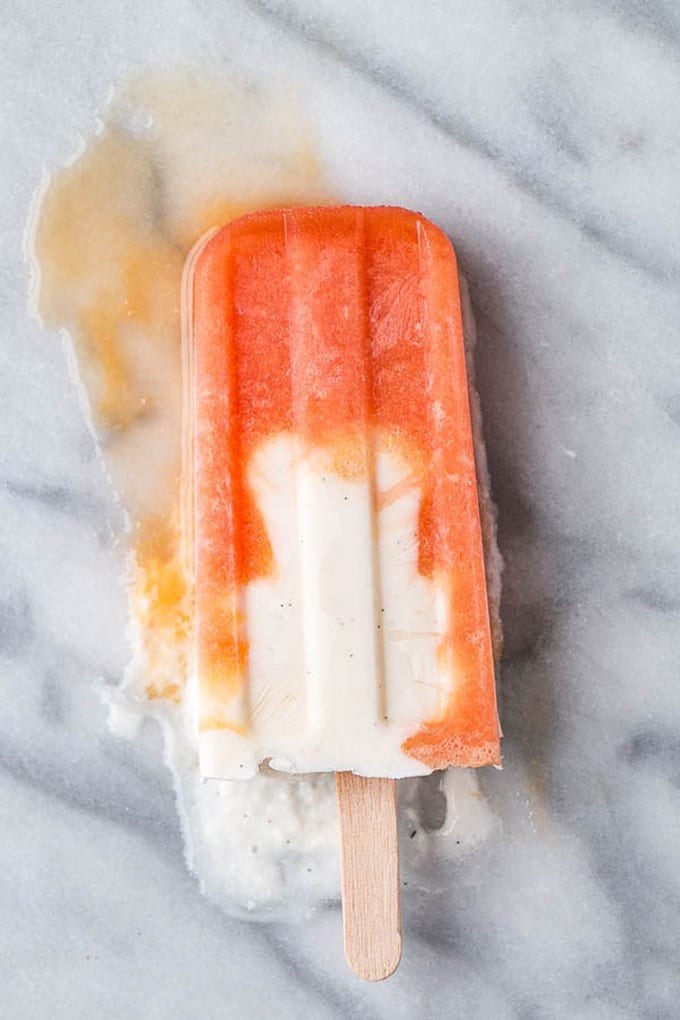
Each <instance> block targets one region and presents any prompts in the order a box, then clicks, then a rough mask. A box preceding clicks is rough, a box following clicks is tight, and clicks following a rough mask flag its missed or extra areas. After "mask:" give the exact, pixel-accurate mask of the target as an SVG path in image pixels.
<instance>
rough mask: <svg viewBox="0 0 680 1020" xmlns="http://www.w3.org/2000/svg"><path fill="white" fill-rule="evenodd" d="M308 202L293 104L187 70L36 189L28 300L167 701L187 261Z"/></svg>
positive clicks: (124, 110) (178, 607) (321, 196)
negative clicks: (116, 498) (243, 225)
mask: <svg viewBox="0 0 680 1020" xmlns="http://www.w3.org/2000/svg"><path fill="white" fill-rule="evenodd" d="M140 125H141V126H140ZM194 168H200V172H194ZM310 200H311V201H314V202H316V203H321V204H323V203H325V202H327V201H328V200H329V198H328V192H327V189H326V187H325V185H324V181H323V173H322V170H321V166H320V163H319V160H318V158H317V156H316V151H315V146H314V143H313V140H312V139H311V138H310V136H309V132H308V131H307V129H306V128H305V126H304V124H303V122H302V118H301V115H300V111H299V110H298V109H296V108H295V106H294V104H293V103H292V102H291V100H290V98H289V97H285V96H284V97H282V96H281V95H275V94H271V95H265V94H261V93H260V94H254V93H253V91H252V90H250V89H248V90H246V89H243V88H240V87H239V86H235V85H233V84H232V83H229V82H226V81H224V80H221V79H219V78H210V77H207V76H202V75H196V74H192V73H191V72H181V73H178V74H173V75H164V76H152V77H147V78H138V79H134V80H132V81H131V82H129V83H128V84H127V85H126V86H125V87H124V88H123V89H122V90H121V91H119V93H118V94H117V96H115V97H114V100H113V101H112V103H111V104H110V105H109V107H108V108H107V110H106V111H105V114H104V118H103V122H102V124H101V130H100V133H99V134H98V135H96V136H95V137H94V138H93V139H92V140H91V141H90V142H89V144H88V145H87V146H86V147H85V149H84V151H83V152H82V154H81V155H80V156H79V157H78V158H77V160H76V161H75V162H73V163H72V164H71V165H69V166H67V167H64V168H62V169H60V170H59V171H58V172H57V173H55V174H54V175H53V177H52V178H51V180H50V182H49V184H48V186H47V188H46V189H45V190H44V192H43V194H42V196H41V200H40V205H39V208H38V211H37V216H36V220H35V232H34V237H33V248H34V256H35V263H36V268H37V281H36V288H35V295H34V297H35V299H36V304H37V308H38V311H39V313H40V315H41V318H42V320H43V321H44V323H45V324H46V325H47V326H50V327H53V328H58V329H65V330H66V331H67V332H68V333H69V335H70V337H71V340H72V343H73V348H74V351H75V354H76V357H77V361H78V365H79V371H80V376H81V380H82V382H83V385H84V387H85V390H86V393H87V397H88V401H89V404H90V407H91V410H92V416H93V419H94V424H95V427H96V429H97V433H98V438H99V440H100V444H101V447H102V453H103V456H104V460H105V462H106V465H107V469H108V471H109V473H110V475H111V478H112V481H113V484H114V486H115V487H116V489H117V491H118V492H119V493H120V495H121V498H122V500H123V503H124V505H125V507H126V510H127V512H128V514H129V518H130V522H131V545H132V551H133V555H134V569H133V570H132V572H131V582H130V598H131V603H132V608H133V612H134V617H135V620H136V623H137V626H138V631H139V636H140V642H141V649H142V658H143V664H144V670H143V675H144V687H145V693H146V695H147V697H149V698H150V699H159V698H160V699H166V700H168V701H170V702H178V701H180V700H181V698H182V693H183V687H184V682H185V677H186V674H187V648H188V637H189V631H190V620H191V606H190V604H189V586H188V584H187V577H186V573H185V569H184V565H183V560H182V556H181V553H180V546H181V535H180V513H179V507H180V474H181V414H182V403H181V392H182V387H181V330H180V290H181V278H182V269H183V266H184V262H185V259H186V256H187V254H188V252H189V250H190V248H191V246H192V245H193V243H194V242H195V240H196V238H197V237H200V236H201V234H202V233H204V232H205V231H206V230H208V229H209V228H211V227H213V226H223V225H224V224H225V223H227V222H229V221H230V220H232V219H234V218H236V217H237V216H240V215H241V214H243V213H246V212H249V211H252V210H255V209H262V208H273V207H276V206H280V205H288V206H290V205H304V204H308V203H309V201H310ZM221 640H222V641H223V642H224V643H225V646H226V644H228V641H227V640H226V639H225V638H224V635H223V636H222V638H221ZM241 654H243V655H245V650H244V649H241ZM235 665H238V664H235Z"/></svg>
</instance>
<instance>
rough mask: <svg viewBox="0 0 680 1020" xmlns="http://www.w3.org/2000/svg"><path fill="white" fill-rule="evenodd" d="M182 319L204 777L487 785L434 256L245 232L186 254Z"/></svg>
mask: <svg viewBox="0 0 680 1020" xmlns="http://www.w3.org/2000/svg"><path fill="white" fill-rule="evenodd" d="M184 320H185V359H186V372H185V380H186V394H185V407H186V414H185V472H184V474H185V524H184V532H185V536H186V546H187V553H188V559H189V568H188V569H189V573H190V576H191V578H192V583H193V591H194V660H193V678H192V681H193V682H192V684H191V690H192V694H193V698H194V708H195V714H196V720H197V727H198V733H199V754H200V767H201V770H202V772H203V773H204V774H205V775H206V776H210V777H216V778H221V779H239V778H248V777H251V776H252V775H254V773H255V772H256V771H257V769H258V767H259V766H260V764H261V763H262V762H268V763H269V765H270V767H272V768H274V769H280V770H282V771H287V772H293V773H303V772H313V771H335V772H338V773H354V774H355V775H356V776H362V777H381V778H382V779H383V780H384V779H387V778H397V777H403V776H415V775H422V774H426V773H428V772H430V771H432V770H433V769H439V768H444V767H446V766H450V765H456V766H480V765H486V764H498V763H499V760H500V751H499V730H498V719H497V711H496V697H495V685H494V663H493V651H492V643H491V635H490V627H489V611H488V605H487V592H486V584H485V576H484V557H483V550H482V538H481V528H480V515H479V506H478V493H477V483H476V476H475V458H474V447H473V436H472V430H471V424H470V408H469V396H468V386H467V380H466V368H465V351H464V343H463V330H462V322H461V309H460V297H459V286H458V276H457V268H456V259H455V255H454V251H453V248H452V246H451V244H450V242H449V241H448V239H447V237H446V236H445V234H443V233H442V232H441V231H440V230H439V229H438V228H437V227H435V226H434V225H433V224H432V223H430V222H429V221H428V220H426V219H425V218H424V217H423V216H421V215H419V214H417V213H413V212H409V211H407V210H404V209H398V208H363V207H340V208H307V209H285V210H275V211H265V212H261V213H255V214H252V215H248V216H244V217H242V218H240V219H238V220H235V221H233V222H232V223H230V224H228V225H227V226H225V227H224V228H222V229H221V230H218V231H214V232H212V233H211V234H210V235H209V236H207V237H206V238H204V239H202V241H201V242H200V243H199V244H198V245H197V247H196V248H195V250H194V252H193V254H192V256H191V257H190V259H189V262H188V264H187V270H186V273H185V284H184ZM352 788H353V789H355V788H356V787H352ZM358 788H359V789H362V787H361V785H360V784H359V787H358ZM373 789H377V787H375V788H373ZM384 789H385V795H384V796H385V798H387V800H386V801H385V800H384V803H387V802H388V801H390V798H391V803H392V804H393V799H394V796H393V793H394V791H393V784H392V786H391V787H390V785H387V786H385V788H384ZM388 807H389V804H388Z"/></svg>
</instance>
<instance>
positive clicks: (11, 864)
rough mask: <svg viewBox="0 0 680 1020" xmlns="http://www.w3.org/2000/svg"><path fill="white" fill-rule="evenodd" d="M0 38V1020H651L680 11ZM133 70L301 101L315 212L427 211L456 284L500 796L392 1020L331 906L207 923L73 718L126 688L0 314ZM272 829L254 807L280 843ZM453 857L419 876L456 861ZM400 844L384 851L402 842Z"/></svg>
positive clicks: (438, 913)
mask: <svg viewBox="0 0 680 1020" xmlns="http://www.w3.org/2000/svg"><path fill="white" fill-rule="evenodd" d="M159 25H162V26H163V31H162V32H159ZM3 33H4V37H5V43H6V45H5V46H4V47H3V56H2V66H1V74H2V90H3V95H4V96H5V97H7V100H8V101H7V104H6V106H5V107H4V111H3V112H4V116H5V119H6V131H5V138H6V143H5V145H4V146H3V150H2V155H1V156H0V166H1V168H2V169H1V171H0V172H1V173H2V183H3V186H2V189H0V225H1V226H2V237H3V247H2V273H1V274H0V287H1V288H2V300H3V310H4V315H3V329H2V338H3V339H2V350H1V352H0V357H1V359H2V372H1V373H0V386H1V387H2V397H3V400H2V403H3V430H4V434H3V442H2V448H1V453H2V497H1V498H2V504H3V505H2V513H1V514H0V541H1V543H2V556H3V569H2V580H1V582H0V583H1V587H0V611H1V615H0V638H1V640H2V657H3V674H2V680H3V682H2V684H0V698H1V699H2V704H1V709H2V711H1V712H0V761H1V762H2V770H1V771H0V811H1V813H2V814H1V818H2V823H3V844H2V851H1V852H2V857H3V868H2V872H1V874H2V879H1V880H0V906H1V907H2V912H3V916H4V917H11V919H12V923H11V925H6V926H5V929H4V933H3V934H2V936H0V960H1V961H2V962H1V963H0V968H1V969H2V978H3V982H2V984H3V1002H4V1011H5V1012H6V1013H7V1015H9V1016H31V1017H38V1018H42V1017H45V1018H47V1017H52V1016H54V1015H55V1013H59V1014H60V1015H63V1016H75V1017H78V1016H90V1015H97V1016H101V1017H111V1018H114V1017H119V1016H121V1015H129V1016H136V1015H157V1016H163V1017H177V1018H183V1017H186V1016H191V1015H195V1013H196V1012H197V1010H198V1007H199V1006H200V1009H201V1011H202V1013H203V1015H206V1016H212V1015H219V1016H224V1015H226V1016H233V1017H235V1018H238V1017H242V1016H248V1015H255V1014H257V1013H258V1012H259V1013H262V1014H264V1013H266V1011H267V1008H268V1004H271V1002H272V1001H275V1002H276V1003H277V1016H279V1017H282V1018H287V1017H291V1018H292V1017H296V1018H299V1017H305V1018H307V1017H309V1018H314V1020H316V1018H326V1017H353V1016H356V1017H364V1016H371V1017H373V1016H374V1017H383V1016H384V1017H412V1016H414V1015H419V1016H423V1017H433V1018H435V1017H440V1016H448V1015H455V1014H458V1013H464V1014H465V1015H467V1016H469V1017H474V1018H479V1020H486V1018H489V1017H494V1018H502V1020H505V1018H513V1017H517V1018H525V1017H551V1018H552V1017H556V1018H573V1017H579V1018H595V1017H616V1018H619V1017H621V1018H637V1017H641V1016H644V1017H661V1018H672V1017H674V1016H676V1015H677V1002H678V995H679V993H680V987H679V986H680V981H679V979H678V970H677V944H678V937H679V932H680V918H679V907H678V904H679V903H680V862H679V859H678V851H677V846H678V842H679V839H680V800H679V793H678V765H677V763H678V732H679V730H680V688H679V687H678V683H677V676H678V669H679V667H680V640H679V638H678V622H679V621H678V616H679V614H680V583H679V581H678V578H680V563H678V559H679V555H678V548H679V546H680V527H679V525H678V522H677V516H678V515H677V507H678V505H679V504H680V439H679V434H678V423H679V421H680V390H679V386H678V382H677V380H678V379H679V378H680V371H679V369H680V364H679V361H680V356H679V350H680V347H679V345H678V340H677V338H678V335H680V300H679V299H678V287H677V284H678V278H679V277H680V248H679V247H678V237H680V222H679V216H680V213H679V212H678V210H680V201H678V199H679V197H680V196H679V195H678V190H679V189H680V176H678V174H677V165H678V160H679V158H680V128H679V127H678V122H677V116H676V108H677V95H678V93H679V92H680V70H679V65H678V61H677V51H678V45H679V40H680V19H679V18H678V13H677V10H676V8H675V7H674V5H672V4H670V3H666V2H663V0H654V2H651V3H647V4H642V3H636V2H634V0H630V2H625V3H606V2H604V0H593V2H592V3H590V4H577V5H549V9H548V6H547V5H545V4H543V3H539V2H537V0H534V2H532V0H529V2H527V3H523V4H509V3H508V4H505V5H498V4H496V3H491V2H490V0H482V2H481V3H480V2H474V3H473V2H471V0H470V2H463V3H460V4H457V5H456V6H455V15H454V14H453V13H452V6H451V5H450V4H448V3H432V4H429V5H426V6H425V5H415V4H410V3H406V2H404V3H401V2H399V0H397V2H396V3H392V4H389V5H388V4H384V5H383V4H371V5H367V4H363V3H362V4H359V3H358V2H356V3H355V2H349V3H344V4H332V3H330V2H328V3H327V2H323V3H317V4H314V5H312V4H311V3H308V4H305V3H258V2H251V3H224V4H221V5H215V4H212V3H207V2H205V3H203V2H198V3H196V2H195V3H191V4H189V3H183V2H179V0H177V2H173V3H172V4H171V5H167V4H165V5H161V4H157V3H154V2H152V3H150V4H146V5H141V4H136V5H132V7H130V5H128V6H126V7H125V8H124V9H121V8H117V7H116V6H115V5H103V4H92V5H89V6H88V10H87V16H85V15H84V14H83V9H82V5H76V4H72V5H48V4H44V3H32V2H26V3H21V4H19V3H16V4H10V5H9V7H8V10H7V12H6V17H5V19H4V21H3ZM149 54H153V57H152V60H153V63H154V65H155V66H156V67H158V68H160V69H163V68H166V67H175V66H177V65H178V64H182V63H184V64H186V63H191V62H192V61H194V62H195V61H199V60H200V61H205V62H207V63H208V64H209V65H210V64H211V65H214V66H220V65H222V64H226V63H228V64H229V69H230V73H232V74H233V73H236V74H238V75H241V74H243V75H244V76H246V77H249V78H251V79H252V80H255V81H258V82H259V81H263V82H266V81H271V80H272V79H277V80H279V81H285V82H286V83H287V85H290V86H292V87H293V88H295V89H296V90H297V92H298V96H299V97H300V100H301V101H303V102H304V105H305V108H306V109H307V111H308V117H309V119H310V121H311V123H312V124H314V125H316V130H317V132H318V144H319V151H320V154H321V158H322V160H323V162H324V164H325V166H326V172H327V175H328V178H329V180H330V182H331V186H332V188H333V189H334V191H335V192H336V193H339V194H341V195H342V198H343V199H344V200H346V201H352V202H357V203H362V204H366V203H374V202H380V203H395V204H401V205H405V206H408V207H412V208H416V209H420V210H421V211H422V212H423V213H424V214H425V215H426V216H428V217H429V218H431V219H432V220H434V221H435V222H437V223H438V224H440V225H442V226H443V227H444V228H445V229H447V230H449V231H450V232H451V234H452V235H455V241H456V246H457V250H458V253H459V257H460V262H461V266H462V269H463V271H464V273H465V275H466V276H467V278H468V281H469V284H470V291H471V297H472V302H473V305H474V307H475V313H476V319H477V330H478V335H479V341H478V356H477V382H478V386H479V390H480V394H481V399H482V406H483V409H484V414H485V433H486V440H487V452H488V456H489V464H490V469H491V473H492V478H493V483H494V495H495V497H496V499H497V501H498V503H499V509H500V542H501V549H502V552H503V554H504V557H505V563H506V567H505V575H504V601H503V617H504V627H505V637H506V655H505V665H504V669H503V675H502V691H501V712H502V718H503V727H504V732H505V743H504V761H505V769H504V771H503V772H502V773H501V772H499V773H495V772H491V773H490V774H489V775H487V776H485V777H484V780H483V788H484V793H485V796H486V800H485V801H482V800H480V799H479V798H477V797H476V796H475V791H472V794H469V792H468V797H469V799H470V800H471V801H472V802H473V803H475V804H478V805H479V811H478V815H477V816H476V817H475V818H474V819H472V821H471V815H470V813H469V812H467V813H465V815H464V817H465V820H466V824H473V823H474V827H475V832H476V833H477V834H478V835H479V834H480V833H482V832H483V833H484V834H485V840H484V845H483V846H482V847H480V848H479V850H478V851H477V852H474V853H466V854H465V855H463V856H459V857H455V856H452V860H451V861H450V866H449V868H448V869H446V868H442V867H439V868H435V869H432V868H430V867H429V866H428V864H427V861H426V860H425V859H424V857H419V858H416V856H415V854H414V855H413V858H412V871H413V872H417V881H418V885H419V888H420V889H423V888H425V889H427V888H429V889H430V893H427V892H418V893H417V894H415V895H414V896H413V897H410V898H408V899H407V901H406V915H407V916H406V927H407V930H408V932H409V937H408V940H407V945H406V955H405V959H404V962H403V964H402V967H401V968H400V971H399V972H398V974H397V975H396V976H395V978H394V979H393V980H391V981H390V982H389V983H387V984H386V985H385V986H381V987H375V988H365V987H359V986H357V984H356V983H355V982H354V980H353V978H352V977H351V975H350V974H349V973H347V972H346V971H345V969H344V964H343V961H342V958H341V948H340V939H339V938H338V926H339V920H338V912H337V909H336V908H334V907H333V908H329V909H328V910H324V911H319V912H317V914H316V915H315V917H314V918H312V920H310V921H308V922H307V923H305V924H304V925H299V924H298V925H289V924H285V923H278V924H271V925H270V924H260V925H253V924H248V923H245V922H243V921H240V920H236V919H234V918H233V917H228V916H226V915H225V914H224V913H223V912H222V911H220V910H218V909H217V908H216V907H215V906H214V905H212V903H211V902H210V901H209V900H207V899H206V898H203V897H201V896H200V895H199V892H198V888H197V883H196V881H195V880H194V879H193V878H191V877H190V876H188V874H187V871H186V867H185V863H184V860H183V854H182V841H181V837H180V832H179V827H178V823H177V820H176V813H175V806H174V797H173V791H172V786H171V780H170V777H169V773H167V771H166V769H165V766H164V765H163V762H162V752H161V741H160V737H159V734H158V731H157V729H156V728H155V727H154V726H145V727H144V729H143V730H142V733H141V737H140V739H139V740H138V741H137V742H136V743H133V742H130V743H125V742H121V741H120V740H118V739H116V738H114V737H113V736H111V735H110V734H109V733H108V731H107V728H106V720H105V716H104V713H103V712H102V708H101V700H100V698H99V697H98V695H97V694H96V693H94V692H93V691H92V687H91V680H92V677H93V675H99V676H101V677H103V678H104V680H109V681H113V680H115V679H116V678H117V677H118V676H119V674H120V672H121V670H122V668H123V666H124V664H125V662H126V659H127V654H128V653H127V648H126V643H125V633H124V630H125V621H126V607H125V601H124V595H123V591H122V588H121V586H120V584H119V581H118V566H117V559H116V550H115V549H114V547H113V539H112V536H113V535H114V534H115V533H116V532H117V530H118V529H119V523H120V522H119V516H120V510H119V508H118V507H117V506H116V505H115V504H113V503H112V501H111V496H110V489H109V486H108V483H107V481H106V478H105V476H104V473H103V470H102V467H101V464H100V462H99V460H98V458H97V456H96V454H95V450H94V445H93V440H92V438H91V436H90V433H89V432H88V430H87V428H86V426H85V424H84V420H83V416H82V411H81V407H80V405H79V398H78V391H77V389H76V387H75V386H74V385H73V383H72V381H71V379H70V377H69V372H68V368H67V365H66V362H65V359H64V356H63V351H62V348H61V345H60V344H59V341H58V337H57V335H56V333H52V334H50V333H49V332H45V331H43V330H42V329H41V328H40V327H39V326H38V325H37V324H36V323H34V322H32V321H30V320H29V318H28V316H27V314H26V309H25V301H24V294H25V292H26V288H27V282H28V270H27V267H26V265H25V264H24V263H23V262H22V259H21V246H22V232H23V229H24V224H25V220H26V212H27V209H28V207H29V204H30V202H31V197H32V193H33V190H34V187H35V182H36V181H37V180H39V179H40V175H41V173H42V172H43V169H44V168H53V167H55V166H57V165H58V164H60V163H61V162H63V161H64V160H65V159H66V158H68V157H69V156H70V155H72V154H73V152H74V149H76V148H77V139H78V137H79V136H83V137H84V136H86V135H89V134H90V133H91V130H92V110H93V109H94V108H95V107H97V106H99V105H101V104H102V103H103V102H104V100H105V99H106V96H107V94H108V90H109V88H110V86H111V84H112V83H114V82H117V81H118V80H119V79H120V78H121V77H122V76H123V75H125V74H128V73H129V72H132V71H139V70H147V69H148V62H149ZM179 226H181V224H179V225H178V229H179ZM462 775H463V776H465V775H466V774H465V773H463V774H462ZM428 789H429V788H425V790H423V789H422V788H419V792H418V794H417V798H418V799H419V800H422V799H423V798H424V797H425V796H426V794H427V792H428ZM429 792H430V793H431V800H432V803H430V804H429V805H428V812H429V814H430V816H431V819H432V824H433V825H434V824H436V823H437V822H441V818H437V817H436V816H437V812H438V807H439V803H440V802H439V796H440V792H439V791H438V790H437V789H436V788H435V789H432V790H431V791H429ZM405 793H406V794H408V796H409V797H410V795H411V794H410V791H405ZM459 796H460V797H461V798H463V799H465V797H466V791H465V790H461V791H460V792H459ZM283 799H284V800H285V798H283ZM405 807H406V813H405V817H409V816H410V815H409V812H413V815H412V817H414V818H420V817H421V811H422V805H421V804H412V803H409V804H407V805H405ZM298 810H299V811H302V812H303V813H304V811H305V805H304V804H301V805H295V804H293V803H292V802H290V803H288V804H285V803H283V804H282V805H281V810H280V812H279V815H278V818H277V825H280V826H281V827H282V831H283V829H285V825H286V824H287V819H288V818H290V817H293V813H294V812H296V811H298ZM456 824H457V820H456V819H455V818H447V819H446V821H445V823H444V826H443V828H441V829H439V830H438V833H439V834H438V835H437V837H436V839H437V842H438V847H439V849H438V853H439V856H440V857H441V856H442V855H447V854H450V855H454V851H455V849H456V839H458V838H460V839H461V843H462V842H463V841H464V840H465V838H466V837H465V834H464V832H463V830H462V829H461V828H460V826H459V829H458V832H459V833H460V835H459V836H457V835H455V831H456V830H455V825H456ZM451 825H453V826H454V829H453V831H448V832H447V831H445V830H449V828H450V826H451ZM411 832H414V833H415V835H414V836H413V838H412V839H411V838H410V836H411ZM404 836H405V839H404V844H405V854H410V853H411V851H410V849H409V846H413V845H418V844H420V843H421V841H422V843H423V845H425V839H424V837H423V834H422V833H421V832H420V831H419V829H417V828H416V827H415V826H414V828H413V829H412V830H411V831H408V830H407V831H405V833H404ZM451 836H453V839H451ZM428 839H430V837H428ZM427 846H428V847H430V848H431V847H432V841H431V840H430V842H429V843H428V844H427ZM258 852H259V851H258ZM427 852H428V853H430V852H434V851H433V850H432V849H430V850H428V851H427ZM252 855H253V856H257V852H253V854H252ZM407 880H408V881H411V878H408V879H407ZM413 881H414V882H415V881H416V878H415V877H414V878H413ZM437 883H440V884H439V885H438V884H437ZM433 894H435V895H433Z"/></svg>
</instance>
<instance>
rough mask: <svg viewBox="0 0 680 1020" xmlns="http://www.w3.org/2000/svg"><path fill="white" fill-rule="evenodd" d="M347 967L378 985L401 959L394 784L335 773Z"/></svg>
mask: <svg viewBox="0 0 680 1020" xmlns="http://www.w3.org/2000/svg"><path fill="white" fill-rule="evenodd" d="M336 788H337V794H338V810H339V813H340V859H341V868H342V917H343V929H344V936H345V956H346V958H347V962H348V964H349V965H350V967H351V968H352V970H353V971H354V973H355V974H357V975H358V976H359V977H360V978H364V980H366V981H382V980H383V979H384V978H386V977H389V976H390V974H392V973H393V972H394V971H395V970H396V969H397V967H398V965H399V960H400V959H401V906H400V897H399V891H400V890H399V846H398V841H397V782H396V780H395V779H366V778H365V777H364V776H355V775H354V773H353V772H337V773H336Z"/></svg>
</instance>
